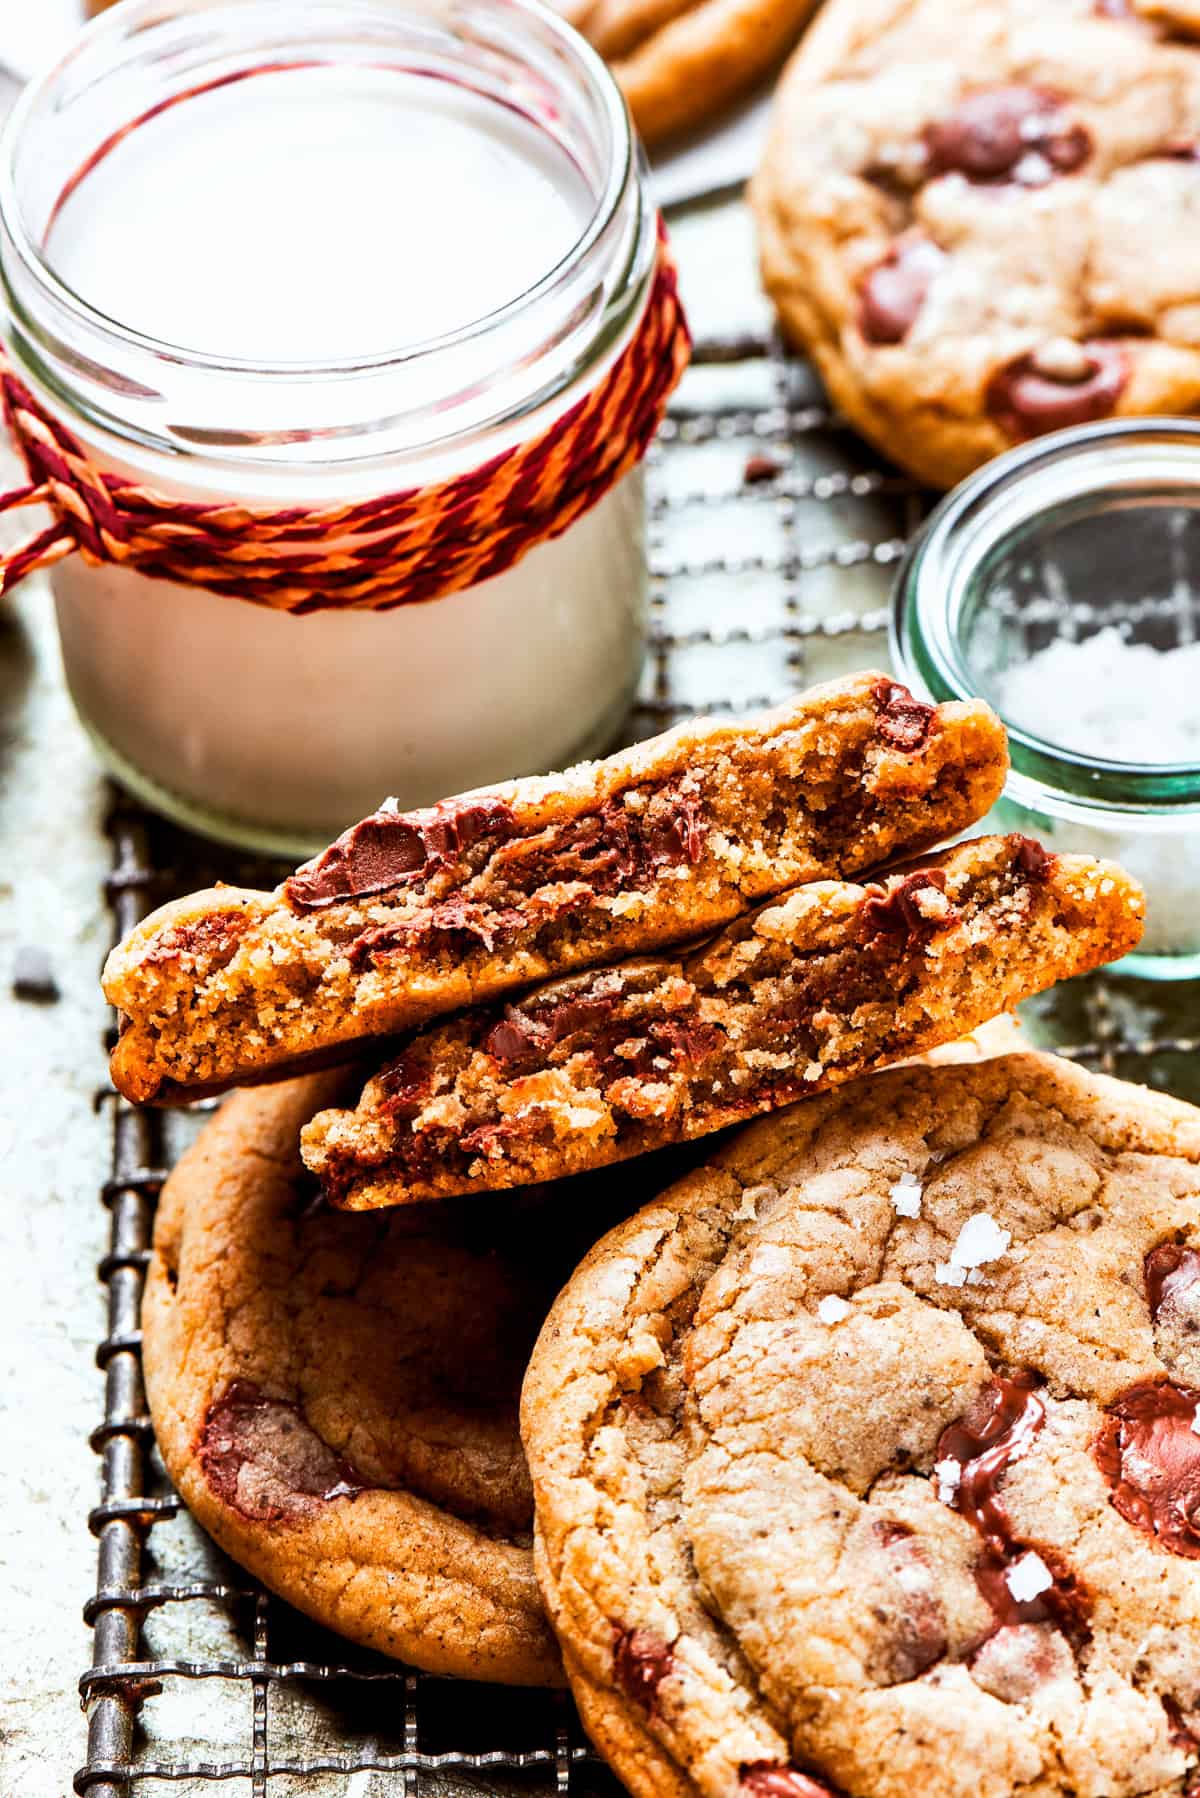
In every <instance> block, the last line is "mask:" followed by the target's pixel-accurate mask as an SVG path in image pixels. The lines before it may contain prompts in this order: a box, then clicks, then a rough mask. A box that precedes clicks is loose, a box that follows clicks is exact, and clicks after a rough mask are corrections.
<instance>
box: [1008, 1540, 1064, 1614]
mask: <svg viewBox="0 0 1200 1798" xmlns="http://www.w3.org/2000/svg"><path fill="white" fill-rule="evenodd" d="M1004 1583H1005V1585H1006V1586H1007V1587H1008V1589H1009V1591H1010V1592H1011V1593H1012V1595H1013V1597H1014V1598H1015V1599H1016V1601H1017V1603H1018V1604H1028V1603H1029V1601H1030V1599H1033V1598H1037V1597H1038V1596H1039V1594H1041V1593H1042V1592H1048V1591H1049V1590H1050V1588H1051V1586H1052V1585H1053V1584H1054V1575H1053V1574H1052V1573H1051V1571H1050V1569H1049V1568H1048V1567H1047V1565H1046V1563H1045V1561H1043V1559H1042V1557H1041V1555H1039V1554H1034V1552H1033V1550H1032V1549H1030V1550H1029V1553H1028V1554H1023V1555H1022V1556H1021V1558H1020V1560H1019V1561H1014V1562H1013V1564H1012V1566H1011V1567H1010V1568H1009V1569H1008V1571H1007V1573H1006V1574H1005V1575H1004Z"/></svg>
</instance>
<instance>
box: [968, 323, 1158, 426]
mask: <svg viewBox="0 0 1200 1798" xmlns="http://www.w3.org/2000/svg"><path fill="white" fill-rule="evenodd" d="M1080 348H1081V349H1082V351H1083V353H1084V359H1085V360H1084V363H1083V365H1082V368H1083V373H1082V378H1080V379H1064V378H1063V377H1062V376H1061V375H1058V374H1054V373H1050V372H1048V371H1047V370H1045V369H1043V368H1042V367H1041V366H1040V365H1039V362H1038V355H1037V351H1030V352H1029V353H1028V354H1027V355H1024V356H1018V357H1017V358H1016V359H1015V361H1012V362H1009V363H1007V364H1006V365H1005V367H1003V368H1001V369H998V370H997V371H996V373H995V374H994V375H993V376H992V378H991V380H990V381H989V382H988V387H987V394H986V401H985V403H986V405H987V409H988V412H989V413H990V414H991V416H992V417H993V418H994V419H995V420H996V423H997V424H998V425H999V426H1000V428H1001V430H1002V431H1004V432H1005V434H1006V435H1007V436H1009V437H1012V438H1014V439H1016V440H1018V441H1020V440H1021V439H1023V438H1027V437H1040V436H1041V435H1042V434H1043V433H1044V432H1046V431H1060V430H1065V429H1066V428H1067V426H1069V425H1082V424H1090V423H1091V422H1092V421H1093V420H1095V419H1098V418H1107V417H1108V415H1109V414H1110V413H1111V412H1112V410H1113V408H1114V407H1115V406H1116V404H1117V401H1118V400H1119V399H1120V397H1121V394H1122V393H1123V392H1124V390H1125V386H1126V383H1127V382H1128V380H1129V373H1130V369H1129V357H1128V355H1127V354H1126V352H1125V350H1124V349H1123V348H1122V347H1121V345H1120V344H1117V343H1107V342H1102V341H1101V340H1099V339H1093V340H1092V341H1090V342H1088V343H1086V344H1082V345H1081V346H1080Z"/></svg>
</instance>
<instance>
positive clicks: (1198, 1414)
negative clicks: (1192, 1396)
mask: <svg viewBox="0 0 1200 1798" xmlns="http://www.w3.org/2000/svg"><path fill="white" fill-rule="evenodd" d="M1192 1434H1193V1436H1200V1405H1197V1406H1196V1409H1195V1410H1194V1411H1193V1412H1192Z"/></svg>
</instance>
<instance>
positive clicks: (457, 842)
mask: <svg viewBox="0 0 1200 1798" xmlns="http://www.w3.org/2000/svg"><path fill="white" fill-rule="evenodd" d="M513 828H514V819H513V814H512V810H511V808H510V807H509V806H508V805H506V804H505V802H504V801H503V800H501V799H490V798H489V799H478V800H472V799H448V800H446V801H444V802H443V803H442V804H441V805H436V806H433V807H431V808H430V810H428V811H425V812H408V813H404V812H395V811H386V810H385V811H379V812H375V813H373V814H372V816H371V817H369V818H364V819H363V820H362V822H361V823H360V824H354V825H352V826H351V828H350V829H349V830H346V831H343V833H342V835H341V836H340V837H339V838H338V839H337V841H336V843H332V844H330V846H329V848H328V849H326V850H325V851H324V853H323V854H322V855H319V856H318V857H317V859H316V860H315V861H312V862H309V863H308V864H307V865H306V866H305V867H303V868H300V869H299V870H298V871H297V872H296V873H295V874H293V875H292V876H291V878H290V880H288V881H286V882H285V883H284V892H285V894H286V896H287V900H288V903H289V904H290V905H291V907H292V909H293V910H294V911H297V912H306V911H315V910H319V909H320V908H321V907H322V906H327V905H336V904H337V903H338V902H339V901H341V900H343V899H361V898H363V897H365V896H366V895H368V894H371V893H384V892H387V891H388V890H389V888H391V887H395V886H401V885H403V884H405V883H406V882H408V881H411V880H416V879H418V878H422V877H424V876H425V875H427V874H431V873H434V872H436V870H437V869H438V868H440V867H444V866H445V865H447V864H448V863H450V862H453V861H455V860H456V859H457V858H458V857H459V856H460V855H462V854H464V853H465V852H466V851H467V850H468V849H470V848H472V847H473V846H474V845H475V844H476V843H478V842H481V841H482V840H483V839H485V838H486V839H489V840H492V841H495V842H503V841H504V839H505V837H506V836H508V835H509V834H510V833H511V831H512V829H513Z"/></svg>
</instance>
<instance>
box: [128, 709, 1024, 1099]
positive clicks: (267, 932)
mask: <svg viewBox="0 0 1200 1798" xmlns="http://www.w3.org/2000/svg"><path fill="white" fill-rule="evenodd" d="M1006 766H1007V756H1006V749H1005V741H1004V731H1003V727H1002V726H1001V724H1000V722H999V720H998V719H997V718H996V717H995V715H994V714H993V713H992V712H990V711H989V710H988V708H987V707H986V706H985V705H983V704H982V702H980V701H972V702H969V703H965V704H953V705H942V706H938V707H936V708H934V707H931V706H927V705H924V704H923V703H922V702H921V701H919V700H916V699H914V698H913V696H912V694H911V693H909V692H908V691H907V689H906V688H904V687H902V686H899V685H898V684H897V683H896V682H895V681H892V680H890V679H889V678H888V677H887V676H886V675H882V674H865V675H858V676H855V677H853V678H852V679H848V680H843V681H835V682H830V683H829V684H827V685H825V686H822V687H816V688H814V689H813V690H812V691H811V692H809V693H806V694H803V695H801V696H800V697H799V698H797V699H795V700H794V701H792V702H791V703H790V704H788V705H786V706H782V707H780V708H779V709H778V710H775V711H772V712H767V713H763V714H761V715H760V716H758V717H755V718H751V719H748V720H746V721H745V722H743V723H738V722H717V721H715V720H703V719H702V720H698V721H693V722H692V723H689V724H684V725H681V726H679V727H678V728H677V729H675V730H672V731H668V732H667V733H666V735H664V736H661V737H656V738H654V739H653V740H652V741H650V742H648V743H643V744H640V745H639V746H638V747H636V748H634V749H629V750H624V751H622V752H621V753H620V754H618V755H614V756H611V757H609V758H608V760H606V761H602V762H592V763H587V764H584V765H582V766H580V767H578V768H574V769H570V770H568V771H567V773H565V774H552V775H546V776H542V777H538V778H536V779H531V780H519V781H513V782H510V783H509V784H508V785H506V786H502V787H497V788H494V789H490V790H488V791H480V792H476V793H470V794H467V795H465V796H462V797H459V798H456V799H448V800H445V801H444V802H443V803H442V804H441V805H436V806H433V807H431V808H429V809H427V810H425V811H420V812H409V813H401V812H398V811H396V810H394V809H390V808H386V807H385V808H384V809H383V810H382V811H380V812H377V813H375V814H374V816H372V817H370V818H366V819H364V820H363V821H362V822H361V823H360V824H356V825H355V826H354V827H353V828H352V829H350V830H348V831H346V833H345V834H344V835H343V836H342V837H340V838H339V839H338V841H337V842H336V843H334V844H333V845H332V847H331V848H329V849H327V850H326V851H325V853H324V854H323V855H321V856H319V857H318V858H317V860H316V861H314V862H310V863H309V864H308V865H307V866H306V867H304V868H301V869H300V870H299V872H298V873H296V874H293V875H292V877H291V878H290V879H289V880H286V881H285V882H284V883H283V885H282V886H281V887H279V888H277V889H276V891H275V892H273V893H263V892H254V891H250V890H247V889H243V888H237V887H217V888H215V889H213V890H212V891H209V892H203V893H195V894H193V895H191V897H189V898H186V899H181V900H177V901H176V902H174V903H173V904H171V905H167V906H164V907H163V908H162V909H161V910H159V911H157V912H155V913H154V914H153V915H152V916H151V917H149V918H148V919H146V920H145V922H144V923H142V924H140V925H138V927H137V929H136V930H134V931H133V932H132V933H131V934H130V935H129V936H128V937H127V938H126V939H125V941H124V942H123V943H121V944H119V945H118V947H117V948H116V949H114V951H113V953H112V955H111V956H110V957H109V960H108V965H107V967H106V969H105V975H104V990H105V993H106V994H107V996H108V999H109V1001H110V1002H111V1003H112V1004H113V1005H114V1006H115V1007H116V1008H117V1010H118V1011H119V1012H120V1013H121V1036H120V1040H119V1041H118V1043H117V1046H116V1048H115V1050H114V1052H113V1057H112V1076H113V1080H114V1081H115V1083H116V1085H117V1086H118V1088H119V1089H120V1090H121V1092H123V1093H124V1094H125V1095H126V1096H127V1097H128V1098H131V1099H135V1100H140V1101H156V1102H163V1101H170V1100H171V1099H172V1098H175V1097H178V1096H179V1095H180V1094H184V1095H187V1096H194V1095H195V1094H196V1093H198V1092H202V1091H205V1090H210V1091H211V1090H219V1089H221V1088H223V1087H225V1086H228V1085H231V1084H233V1083H235V1082H237V1081H246V1080H252V1079H261V1078H263V1077H264V1076H269V1075H271V1074H274V1073H278V1072H279V1071H281V1070H283V1069H293V1070H295V1069H296V1068H298V1067H300V1066H303V1065H304V1064H306V1063H307V1064H309V1065H316V1064H319V1063H321V1062H329V1061H330V1060H332V1059H336V1058H337V1057H338V1055H339V1054H341V1056H342V1058H343V1059H344V1058H345V1055H346V1053H347V1052H348V1045H350V1044H352V1043H354V1042H356V1041H357V1040H358V1039H360V1038H362V1037H368V1036H378V1035H383V1034H388V1033H390V1032H393V1031H396V1030H399V1029H402V1028H405V1027H407V1026H409V1025H412V1024H415V1023H418V1022H420V1021H422V1020H423V1019H426V1018H429V1017H433V1016H436V1015H437V1014H438V1013H440V1012H446V1011H451V1010H454V1009H456V1008H457V1007H459V1006H462V1005H469V1004H474V1003H477V1002H478V1001H480V1000H485V999H491V998H494V997H496V996H497V995H499V994H501V993H504V992H509V991H512V990H513V989H514V988H516V987H519V986H522V985H528V984H529V983H530V982H531V981H534V980H541V979H545V978H547V977H548V976H551V975H553V974H557V973H563V972H566V971H567V970H568V969H571V968H578V967H588V966H591V965H593V964H595V963H597V962H601V961H606V960H610V959H611V958H612V957H614V956H617V955H629V954H632V953H635V952H637V951H639V950H642V949H650V948H655V947H657V946H658V945H660V944H662V943H669V942H679V941H683V940H686V939H687V938H688V937H695V936H698V935H700V934H702V933H703V932H704V931H705V930H710V929H712V928H714V927H715V926H717V925H720V924H723V923H725V922H726V921H727V920H728V919H730V918H732V917H735V916H737V914H738V913H740V912H743V911H745V910H748V909H749V907H750V906H751V905H753V904H754V903H756V902H757V901H758V900H760V899H764V898H766V897H767V896H768V895H769V894H771V893H776V892H780V891H782V890H783V888H785V887H787V886H791V885H794V884H795V883H796V882H797V881H801V880H812V879H817V878H820V877H822V876H826V875H830V876H834V875H842V874H854V873H857V872H858V871H859V870H860V869H862V868H865V867H870V866H873V865H874V864H876V863H878V862H881V861H884V860H886V859H887V858H888V857H890V856H893V855H897V854H911V853H912V852H914V851H915V850H917V849H921V848H925V847H927V846H928V845H930V844H933V843H936V842H938V841H940V840H942V839H944V838H945V837H948V836H951V835H953V833H954V832H956V831H958V830H961V829H963V828H964V827H965V826H966V825H968V824H970V823H972V822H973V821H974V820H975V819H977V818H979V817H981V816H982V815H983V813H984V812H985V811H986V810H987V809H988V807H989V806H990V805H991V804H992V802H993V800H994V799H995V798H996V796H997V795H998V793H999V790H1000V787H1001V785H1002V783H1003V779H1004V773H1005V769H1006Z"/></svg>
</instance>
